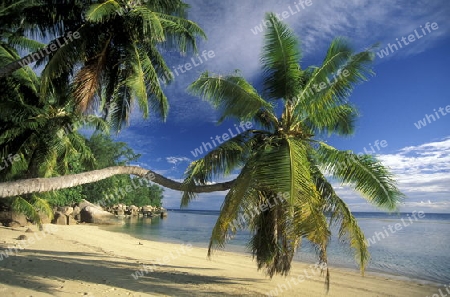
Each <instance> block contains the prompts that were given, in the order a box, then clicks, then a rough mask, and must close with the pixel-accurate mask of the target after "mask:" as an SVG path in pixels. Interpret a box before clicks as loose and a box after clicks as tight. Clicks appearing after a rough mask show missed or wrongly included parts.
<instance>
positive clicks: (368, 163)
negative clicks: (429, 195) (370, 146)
mask: <svg viewBox="0 0 450 297" xmlns="http://www.w3.org/2000/svg"><path fill="white" fill-rule="evenodd" d="M316 158H317V160H318V162H319V164H320V165H321V166H322V167H323V169H324V170H325V171H326V172H328V173H330V174H331V175H332V176H333V177H335V178H337V179H338V180H340V181H342V183H344V184H352V185H354V187H355V189H356V190H357V191H359V192H360V193H361V194H362V195H363V196H364V197H365V198H366V199H367V200H369V201H370V202H371V203H373V204H375V205H376V206H378V207H381V208H384V209H387V210H396V209H397V207H398V203H399V202H400V201H401V200H402V198H403V197H404V195H403V194H402V193H401V192H400V190H399V189H398V188H397V186H396V183H395V181H394V179H393V176H392V174H391V173H390V172H389V171H388V169H387V168H386V167H384V166H383V165H382V164H381V163H380V162H379V161H378V160H377V159H376V158H375V157H373V156H370V155H361V156H359V155H356V154H353V153H351V152H348V151H339V150H337V149H335V148H333V147H331V146H329V145H327V144H325V143H323V142H320V143H319V148H318V150H317V154H316Z"/></svg>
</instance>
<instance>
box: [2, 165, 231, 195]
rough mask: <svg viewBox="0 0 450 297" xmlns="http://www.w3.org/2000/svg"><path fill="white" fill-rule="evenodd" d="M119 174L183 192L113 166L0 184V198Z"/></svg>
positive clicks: (147, 173)
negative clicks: (141, 178)
mask: <svg viewBox="0 0 450 297" xmlns="http://www.w3.org/2000/svg"><path fill="white" fill-rule="evenodd" d="M119 174H131V175H136V176H140V177H144V178H147V179H149V180H150V181H152V182H154V183H157V184H159V185H161V186H163V187H166V188H169V189H172V190H177V191H183V190H184V187H183V183H180V182H176V181H174V180H171V179H168V178H165V177H164V176H162V175H159V174H157V173H155V172H153V171H151V170H147V169H144V168H141V167H138V166H113V167H108V168H104V169H100V170H93V171H88V172H83V173H78V174H71V175H64V176H58V177H50V178H30V179H22V180H17V181H12V182H5V183H0V197H2V198H6V197H12V196H18V195H25V194H30V193H42V192H49V191H54V190H60V189H66V188H72V187H76V186H79V185H84V184H89V183H93V182H96V181H99V180H102V179H106V178H108V177H111V176H114V175H119ZM233 183H234V180H232V181H228V182H224V183H217V184H213V185H203V186H196V187H195V188H193V189H190V190H191V191H192V192H195V193H210V192H216V191H226V190H229V189H230V188H231V186H232V185H233Z"/></svg>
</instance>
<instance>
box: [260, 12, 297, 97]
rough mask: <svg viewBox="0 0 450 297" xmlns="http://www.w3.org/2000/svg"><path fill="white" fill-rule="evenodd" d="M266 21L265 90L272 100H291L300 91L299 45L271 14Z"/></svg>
mask: <svg viewBox="0 0 450 297" xmlns="http://www.w3.org/2000/svg"><path fill="white" fill-rule="evenodd" d="M266 21H268V22H269V23H270V26H268V28H267V30H266V34H265V38H264V48H263V54H262V57H261V63H262V68H263V71H264V90H265V93H267V96H268V97H269V98H271V99H280V98H284V99H285V100H290V99H291V98H293V97H294V96H296V95H297V93H298V91H299V88H300V86H299V83H298V82H299V79H300V75H301V70H300V67H299V64H298V63H299V61H300V58H301V53H300V49H299V42H298V39H297V38H296V37H295V36H294V32H293V31H292V30H291V29H289V28H288V26H286V24H284V23H282V22H281V21H280V20H279V19H278V18H277V17H276V15H275V14H274V13H267V14H266Z"/></svg>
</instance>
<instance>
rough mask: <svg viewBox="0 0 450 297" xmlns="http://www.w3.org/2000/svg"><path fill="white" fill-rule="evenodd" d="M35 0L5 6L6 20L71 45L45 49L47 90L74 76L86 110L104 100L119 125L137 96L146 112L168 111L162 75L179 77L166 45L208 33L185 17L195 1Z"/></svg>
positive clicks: (182, 47) (186, 47) (191, 45)
mask: <svg viewBox="0 0 450 297" xmlns="http://www.w3.org/2000/svg"><path fill="white" fill-rule="evenodd" d="M7 2H11V1H7ZM31 2H32V3H33V4H34V5H31V4H27V3H26V1H19V3H16V4H11V5H10V6H8V7H7V8H8V9H5V10H4V11H1V10H0V15H1V16H2V17H3V16H4V17H5V19H6V20H8V23H4V24H2V22H0V25H3V27H5V28H6V29H10V28H11V27H13V28H15V27H17V26H19V28H21V30H20V32H22V33H23V34H27V32H28V33H30V32H31V33H34V34H39V35H41V36H43V37H51V38H54V39H53V40H52V42H51V43H50V44H52V43H54V44H61V43H63V44H65V45H64V46H63V47H61V48H59V49H57V50H56V51H55V50H41V51H40V52H39V54H41V55H42V58H40V59H39V60H38V65H44V66H45V68H44V70H43V72H42V79H43V92H44V94H45V93H46V90H47V89H49V88H56V89H58V87H60V86H64V85H67V84H69V83H71V84H72V86H73V94H74V98H75V100H76V101H77V103H78V107H79V108H80V110H81V111H86V110H87V109H88V108H89V107H93V106H97V105H100V107H101V108H102V109H103V111H104V116H105V118H108V119H109V120H110V121H111V123H112V125H113V128H114V129H115V130H117V131H119V130H120V129H121V127H122V125H123V124H125V123H127V122H128V119H129V114H130V111H131V108H132V106H133V105H134V104H135V101H136V103H137V105H138V106H139V108H140V110H141V112H142V114H143V116H144V117H148V116H149V113H150V110H152V111H154V112H155V113H156V114H157V115H158V116H160V117H161V118H162V119H165V118H166V116H167V113H168V101H167V98H166V96H165V95H164V93H163V91H162V87H161V85H160V80H158V78H159V77H162V76H164V77H166V79H165V81H166V82H170V80H171V79H172V78H173V76H172V75H171V74H170V73H171V71H170V68H169V67H168V66H167V65H166V63H165V61H164V59H163V57H162V55H161V49H162V48H168V49H176V50H178V51H180V52H181V53H186V52H188V51H196V38H197V37H204V38H205V37H206V36H205V34H204V32H203V31H202V30H201V28H200V27H199V26H198V25H197V24H195V23H194V22H192V21H190V20H187V19H186V11H187V8H188V6H187V5H186V4H185V3H184V2H182V1H180V0H170V1H160V0H158V1H128V0H109V1H79V0H72V1H68V2H64V3H61V4H54V3H53V1H48V3H46V1H41V2H38V1H31ZM19 4H20V5H19ZM2 12H3V14H2ZM19 13H20V14H19ZM33 25H34V26H33ZM16 31H17V30H16ZM69 33H71V34H72V36H73V35H74V34H75V33H76V34H77V36H78V35H79V38H76V39H74V38H71V39H70V40H69V41H70V42H67V40H68V39H67V38H66V39H64V36H67V35H68V34H69ZM50 44H49V46H50ZM49 46H47V48H46V49H48V48H49ZM39 54H38V55H37V56H39ZM31 58H32V57H31ZM24 60H26V59H23V60H22V64H23V62H24ZM28 60H30V59H28ZM16 61H17V60H16ZM12 64H14V63H12ZM13 66H14V65H13ZM19 66H20V65H19ZM17 67H18V65H17V63H16V65H15V67H12V68H11V69H10V68H8V67H6V68H5V69H7V71H8V73H10V72H11V71H14V69H13V68H15V69H17Z"/></svg>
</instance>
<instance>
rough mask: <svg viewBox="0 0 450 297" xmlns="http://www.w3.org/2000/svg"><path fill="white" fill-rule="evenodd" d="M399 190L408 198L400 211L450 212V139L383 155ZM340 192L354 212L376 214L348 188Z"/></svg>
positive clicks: (381, 158)
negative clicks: (369, 211)
mask: <svg viewBox="0 0 450 297" xmlns="http://www.w3.org/2000/svg"><path fill="white" fill-rule="evenodd" d="M378 158H379V159H380V160H381V161H382V163H383V164H384V165H385V166H388V167H389V168H390V170H391V172H392V173H394V174H395V179H396V180H397V181H398V187H399V189H400V190H401V191H402V192H403V193H404V194H405V195H406V196H407V198H406V200H405V201H404V203H403V204H402V205H401V207H400V210H403V211H409V210H413V209H418V208H420V210H424V211H432V212H450V174H449V173H450V138H444V139H442V140H440V141H433V142H430V143H425V144H421V145H417V146H409V147H405V148H403V149H401V150H399V151H398V152H396V153H394V154H384V155H379V156H378ZM337 192H338V193H339V195H340V196H341V197H343V199H345V200H346V201H347V202H348V203H349V205H350V207H351V208H352V210H354V211H357V210H366V211H367V210H375V208H373V207H371V206H370V205H369V204H368V203H367V202H364V200H363V199H362V198H360V197H359V195H358V194H357V193H355V192H353V191H352V190H350V189H348V188H347V187H340V188H339V189H337Z"/></svg>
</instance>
